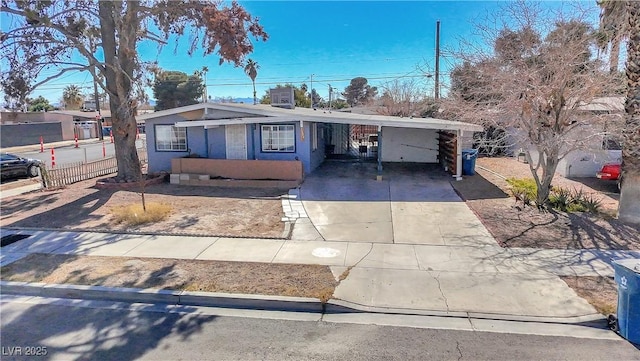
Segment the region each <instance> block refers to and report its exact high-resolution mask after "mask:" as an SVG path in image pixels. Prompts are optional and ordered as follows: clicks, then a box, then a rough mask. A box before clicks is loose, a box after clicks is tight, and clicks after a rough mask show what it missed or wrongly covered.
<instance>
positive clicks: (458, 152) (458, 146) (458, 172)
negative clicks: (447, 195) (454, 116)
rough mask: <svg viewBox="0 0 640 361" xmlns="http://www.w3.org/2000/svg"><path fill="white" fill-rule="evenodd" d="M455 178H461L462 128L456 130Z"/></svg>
mask: <svg viewBox="0 0 640 361" xmlns="http://www.w3.org/2000/svg"><path fill="white" fill-rule="evenodd" d="M455 177H456V180H462V130H460V129H458V130H456V175H455Z"/></svg>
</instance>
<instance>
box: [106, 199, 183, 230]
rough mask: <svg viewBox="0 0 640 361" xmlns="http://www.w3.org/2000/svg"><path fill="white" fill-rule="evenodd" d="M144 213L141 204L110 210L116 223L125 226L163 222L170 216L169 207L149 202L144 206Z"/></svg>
mask: <svg viewBox="0 0 640 361" xmlns="http://www.w3.org/2000/svg"><path fill="white" fill-rule="evenodd" d="M146 209H147V210H146V211H145V210H143V209H142V204H140V203H136V204H129V205H125V206H120V207H114V208H112V209H111V214H112V215H113V217H114V219H115V221H116V223H124V224H126V225H127V226H137V225H141V224H145V223H154V222H159V221H162V220H164V219H165V218H167V217H168V216H169V214H171V206H170V205H168V204H165V203H154V202H150V203H147V205H146Z"/></svg>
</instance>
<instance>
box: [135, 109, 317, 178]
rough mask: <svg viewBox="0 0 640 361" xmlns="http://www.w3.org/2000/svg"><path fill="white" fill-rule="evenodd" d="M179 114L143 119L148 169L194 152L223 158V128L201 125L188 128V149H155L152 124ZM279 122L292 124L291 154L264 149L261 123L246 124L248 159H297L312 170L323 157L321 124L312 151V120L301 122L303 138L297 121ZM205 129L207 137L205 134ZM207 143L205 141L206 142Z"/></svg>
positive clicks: (171, 120)
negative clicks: (293, 131)
mask: <svg viewBox="0 0 640 361" xmlns="http://www.w3.org/2000/svg"><path fill="white" fill-rule="evenodd" d="M183 120H185V119H183V118H182V117H180V116H178V115H171V116H166V117H161V118H157V119H150V120H147V121H146V125H147V152H148V157H149V172H160V171H170V170H171V159H172V158H179V157H184V156H187V155H189V154H197V155H199V156H201V157H207V158H212V159H225V158H226V139H225V138H226V134H225V127H224V126H220V127H217V128H210V129H204V127H189V128H187V148H188V149H189V150H190V153H189V152H174V151H171V152H167V151H157V150H156V147H155V125H160V124H161V125H173V124H175V123H176V122H179V121H183ZM278 124H293V125H294V126H295V133H296V149H295V152H292V153H277V152H263V151H262V145H261V141H262V139H261V137H262V136H261V131H260V130H261V126H260V124H247V126H246V127H247V159H257V160H300V161H301V162H302V166H303V170H304V173H305V174H309V173H311V172H312V171H313V170H314V169H315V168H317V167H318V166H319V165H320V164H322V162H323V161H324V159H325V151H324V138H323V133H324V132H323V131H322V126H323V124H320V123H318V126H317V129H318V148H317V149H316V150H312V145H313V144H312V139H313V134H312V127H313V125H312V124H313V123H309V122H304V140H302V139H301V138H302V137H301V132H300V122H283V123H278ZM205 132H206V136H205ZM207 142H208V144H207Z"/></svg>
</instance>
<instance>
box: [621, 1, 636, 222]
mask: <svg viewBox="0 0 640 361" xmlns="http://www.w3.org/2000/svg"><path fill="white" fill-rule="evenodd" d="M627 11H628V12H629V41H628V43H627V66H626V73H627V101H626V103H625V110H626V113H627V117H626V122H625V129H624V131H623V141H624V145H623V148H622V188H621V190H620V203H619V206H618V218H619V219H620V220H622V221H624V222H629V223H636V224H640V2H637V1H629V2H627Z"/></svg>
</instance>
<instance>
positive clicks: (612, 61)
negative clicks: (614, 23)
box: [609, 39, 620, 74]
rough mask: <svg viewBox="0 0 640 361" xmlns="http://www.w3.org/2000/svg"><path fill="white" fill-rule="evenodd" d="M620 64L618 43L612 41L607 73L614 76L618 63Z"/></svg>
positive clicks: (615, 40) (617, 41)
mask: <svg viewBox="0 0 640 361" xmlns="http://www.w3.org/2000/svg"><path fill="white" fill-rule="evenodd" d="M619 62H620V41H619V40H617V39H614V40H613V41H612V42H611V53H610V55H609V72H610V73H611V74H616V73H617V72H618V63H619Z"/></svg>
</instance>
